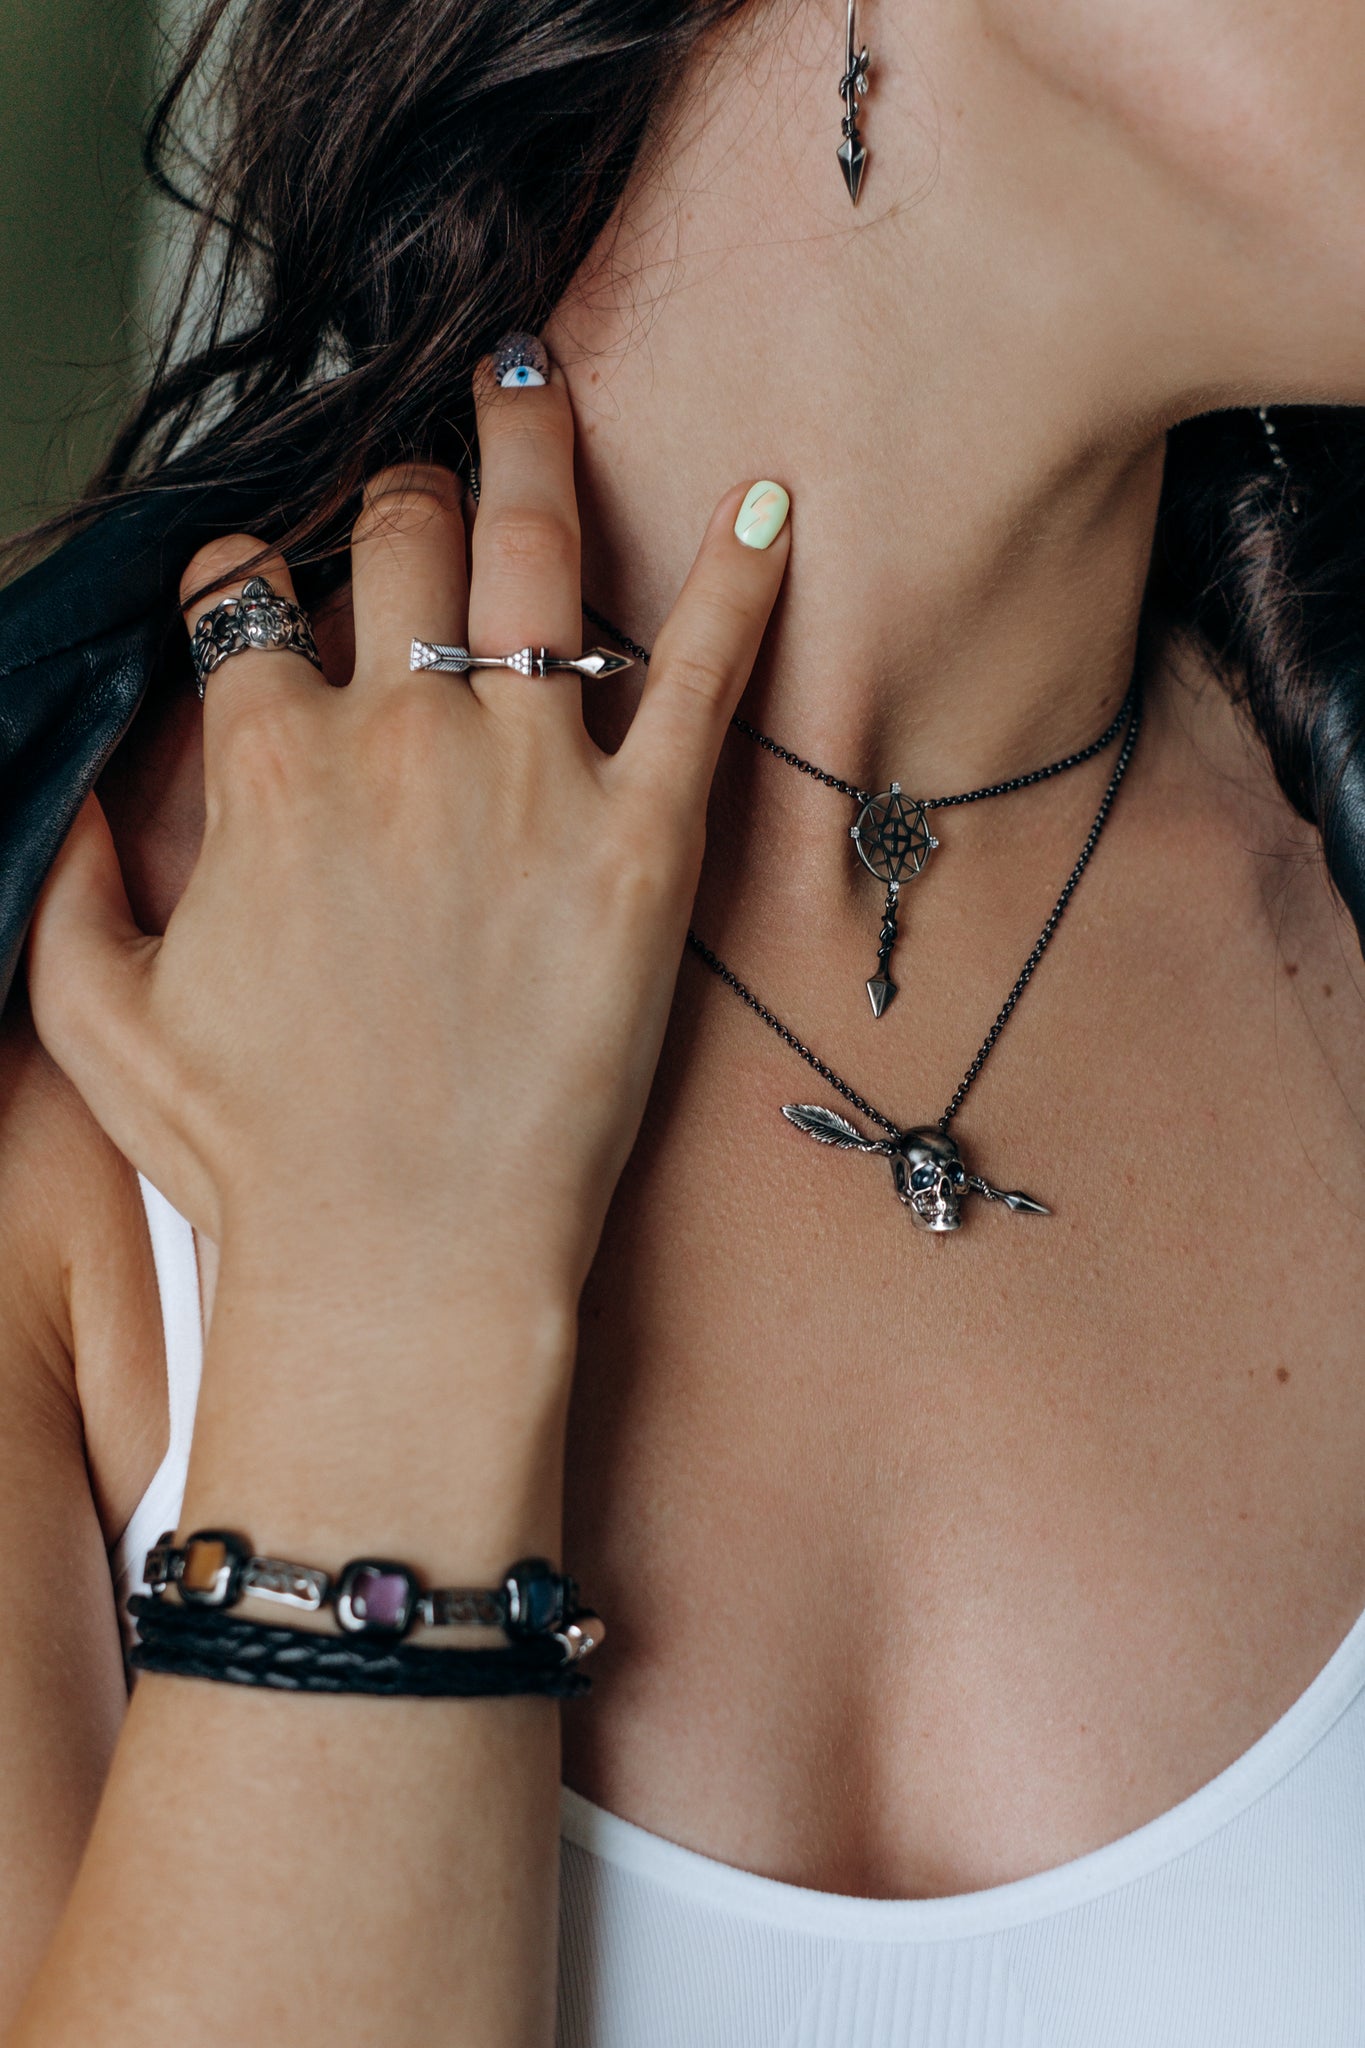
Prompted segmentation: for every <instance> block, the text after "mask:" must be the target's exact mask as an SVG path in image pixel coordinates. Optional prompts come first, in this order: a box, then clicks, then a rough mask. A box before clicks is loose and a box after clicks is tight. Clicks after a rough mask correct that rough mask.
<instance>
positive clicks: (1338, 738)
mask: <svg viewBox="0 0 1365 2048" xmlns="http://www.w3.org/2000/svg"><path fill="white" fill-rule="evenodd" d="M746 4H747V0H693V4H691V5H689V6H687V7H686V8H681V7H678V6H676V5H674V4H670V0H211V4H210V5H209V7H208V11H207V13H206V14H205V15H204V16H203V18H202V20H201V22H200V25H199V27H198V30H197V32H196V34H195V35H194V38H193V40H192V43H191V45H190V47H189V49H188V50H187V52H186V53H185V56H184V59H183V62H182V63H181V64H180V66H179V68H178V69H177V71H176V73H175V76H174V77H173V78H172V79H171V81H170V83H169V85H168V87H167V89H166V91H165V93H164V95H163V97H162V99H161V101H160V104H159V106H158V108H157V110H156V113H155V115H154V118H153V121H152V125H151V129H150V133H149V136H148V141H147V162H148V167H149V170H150V171H151V173H152V175H153V177H154V178H155V179H156V180H157V181H158V183H160V184H161V186H162V187H163V189H164V190H165V191H167V192H169V193H171V194H173V195H174V196H176V197H177V199H178V200H179V201H180V202H181V203H182V204H183V205H184V206H185V207H187V208H188V209H189V210H190V211H191V213H192V214H193V215H194V217H195V218H196V220H197V231H196V237H195V247H194V258H193V261H192V263H191V264H190V265H189V266H188V267H187V271H186V277H185V286H184V292H183V295H182V297H181V300H180V302H179V305H178V308H177V310H176V315H175V318H174V319H173V320H172V321H171V323H170V326H169V331H168V334H167V338H166V342H165V347H164V351H163V353H162V355H161V358H160V361H159V362H158V364H157V368H156V373H155V376H154V378H153V380H152V382H151V385H150V388H149V390H148V392H147V394H146V396H145V397H144V399H143V401H142V403H141V404H140V405H139V406H138V408H137V409H136V411H135V412H134V414H133V415H132V417H131V418H130V420H129V421H128V423H127V425H126V426H125V428H124V429H123V431H122V433H121V434H120V435H119V437H118V440H117V441H116V443H115V445H114V448H113V450H112V452H111V454H110V457H109V460H108V462H107V463H106V465H105V467H104V468H103V470H102V471H101V473H100V475H99V476H98V477H97V478H96V479H95V481H94V484H93V485H92V493H91V495H92V499H94V500H108V499H109V498H110V497H117V496H120V495H124V494H127V493H141V492H145V491H147V490H152V489H159V488H166V487H175V486H176V485H178V484H181V483H191V482H203V481H207V480H212V479H214V478H218V477H221V478H222V479H224V480H230V479H242V478H247V477H250V478H255V479H258V480H260V481H261V482H263V483H264V484H266V485H267V486H268V487H269V488H270V489H271V491H272V494H273V502H274V504H275V507H276V509H275V515H274V518H273V520H272V521H271V522H270V527H269V531H268V533H267V534H266V535H265V536H264V537H267V538H269V539H271V540H274V541H280V540H287V541H289V542H290V543H291V544H292V545H293V546H294V547H295V548H298V547H300V546H304V547H307V546H308V544H310V543H311V544H312V546H313V548H314V549H315V550H318V551H325V548H326V545H327V541H328V536H329V535H333V536H335V535H336V534H339V533H340V532H341V531H342V530H343V525H344V522H345V521H346V519H347V517H348V514H349V511H350V508H351V507H352V506H353V504H354V500H355V496H356V492H357V490H358V487H359V485H360V483H361V481H362V479H363V477H364V476H365V474H366V473H367V472H368V471H369V470H371V469H373V468H374V467H376V466H377V465H378V464H380V463H382V462H385V461H389V460H393V459H399V458H402V457H403V456H405V455H408V454H410V453H421V454H426V455H432V454H435V455H436V456H438V457H440V458H443V459H446V460H449V461H451V462H453V463H456V464H458V463H459V461H460V459H461V457H462V456H463V455H464V453H465V451H466V445H467V444H466V436H467V434H468V432H469V431H470V426H471V420H470V404H469V396H468V381H469V372H470V369H471V367H472V365H473V363H474V362H475V360H476V359H477V357H478V356H479V355H480V354H481V353H482V352H483V351H484V350H485V349H487V348H488V347H489V346H490V345H491V344H492V343H493V342H494V341H495V340H496V339H497V337H498V336H499V335H501V334H502V333H504V332H505V331H507V330H509V329H513V328H521V329H535V328H537V327H539V326H540V325H541V324H542V323H543V322H544V320H545V318H546V317H547V315H548V314H549V312H550V310H551V309H552V308H553V306H554V305H555V304H556V302H557V301H558V299H559V298H560V297H561V296H562V294H563V292H564V290H565V288H566V287H567V285H568V283H569V281H570V279H571V278H572V277H573V275H574V272H575V271H576V270H577V268H578V267H579V265H580V264H581V263H582V261H583V259H584V257H585V256H586V254H587V252H588V250H589V248H590V247H591V245H592V243H593V242H594V240H595V239H596V237H597V235H598V233H599V231H600V230H601V229H602V228H603V226H604V225H605V224H606V222H607V221H608V220H609V218H610V216H611V213H612V211H613V209H614V208H615V206H616V204H617V202H618V200H619V198H620V196H621V193H622V191H623V189H624V186H625V183H626V179H627V177H628V175H629V173H630V171H631V168H632V166H633V165H634V163H635V161H636V159H637V156H638V154H639V152H640V149H641V145H642V143H643V141H644V139H645V136H646V131H647V128H648V126H649V124H650V122H651V120H652V119H654V118H656V117H657V116H658V115H659V113H660V111H661V110H662V109H663V108H665V107H666V106H667V104H668V97H669V88H670V87H671V85H672V83H673V82H674V80H675V79H676V78H677V77H678V75H679V73H680V71H681V70H682V68H683V62H684V59H685V58H686V57H687V56H688V54H689V53H690V51H691V50H692V49H693V47H694V45H695V44H696V43H697V41H698V39H699V38H700V37H701V36H702V35H703V34H704V33H705V32H706V31H708V30H709V29H711V28H713V27H715V26H716V25H718V24H719V23H721V22H723V21H724V20H725V19H727V18H728V17H729V16H731V15H733V14H735V13H737V12H738V11H739V10H740V8H741V7H743V6H744V5H746ZM196 106H198V107H207V108H210V109H211V110H212V115H213V133H214V134H216V136H217V138H218V139H217V141H216V142H214V143H212V144H211V145H210V146H209V147H208V149H207V151H206V152H205V154H204V156H203V157H202V158H200V157H198V156H196V153H195V150H194V149H193V148H192V147H191V146H190V145H189V144H187V143H186V142H185V141H184V140H183V139H182V138H181V137H180V135H179V133H178V124H180V123H181V122H182V121H185V122H186V125H187V126H191V127H192V126H195V125H197V124H198V116H197V114H196V112H195V108H196ZM1275 417H1276V426H1277V430H1278V432H1279V435H1280V440H1281V444H1282V446H1283V449H1284V453H1285V457H1286V458H1287V461H1288V464H1289V467H1290V472H1291V475H1292V480H1293V481H1292V490H1293V495H1294V498H1295V501H1296V503H1297V507H1298V509H1297V511H1295V510H1294V509H1292V508H1291V504H1290V501H1289V500H1290V486H1289V485H1288V484H1287V481H1286V477H1285V475H1284V472H1283V471H1282V470H1281V469H1278V468H1277V467H1276V466H1275V465H1274V464H1273V462H1272V461H1271V459H1270V451H1269V448H1268V444H1267V441H1266V438H1265V435H1264V433H1263V431H1262V427H1261V423H1260V421H1259V419H1258V418H1257V416H1256V414H1255V413H1254V412H1230V413H1220V414H1215V415H1210V416H1207V417H1205V418H1202V419H1198V420H1194V421H1191V422H1189V423H1187V424H1185V425H1183V426H1181V427H1179V428H1177V429H1176V430H1175V431H1174V432H1173V433H1172V434H1171V436H1170V445H1169V451H1168V461H1167V471H1166V482H1165V489H1164V495H1163V499H1162V505H1161V511H1160V518H1159V525H1158V532H1157V546H1156V554H1155V558H1154V565H1153V593H1154V597H1155V598H1156V599H1157V600H1158V601H1159V602H1160V604H1161V606H1162V609H1163V611H1164V612H1165V613H1167V614H1168V615H1169V616H1170V618H1171V619H1172V620H1173V621H1174V622H1175V623H1177V624H1178V625H1183V626H1184V627H1185V628H1186V629H1188V630H1189V631H1191V632H1192V633H1194V634H1195V635H1197V636H1198V638H1199V639H1200V640H1201V641H1202V642H1203V644H1204V645H1205V647H1206V648H1207V650H1208V652H1209V654H1210V656H1211V657H1212V660H1213V662H1214V663H1215V665H1216V667H1217V668H1218V670H1219V671H1220V673H1221V674H1222V676H1223V677H1224V679H1225V681H1226V682H1227V684H1228V686H1229V687H1230V688H1231V689H1232V690H1233V691H1234V693H1236V694H1237V695H1239V696H1240V697H1241V698H1242V699H1243V700H1244V701H1245V704H1246V706H1247V709H1248V711H1249V713H1250V715H1251V717H1252V719H1253V720H1254V721H1255V724H1256V726H1257V727H1258V728H1259V730H1260V732H1261V734H1262V735H1263V737H1264V740H1265V743H1266V746H1267V748H1268V750H1269V753H1270V756H1271V759H1272V761H1273V763H1274V766H1275V770H1276V772H1277V774H1278V776H1279V779H1280V782H1281V785H1282V786H1283V788H1284V791H1285V794H1286V795H1287V797H1288V798H1289V800H1290V802H1291V803H1292V804H1293V805H1294V807H1295V809H1296V810H1298V811H1299V812H1300V813H1301V814H1302V815H1303V816H1304V817H1305V818H1308V819H1309V820H1311V821H1312V822H1314V823H1315V824H1317V825H1318V826H1319V828H1320V829H1321V830H1322V831H1323V833H1324V837H1325V841H1326V844H1327V850H1328V856H1329V862H1330V863H1331V865H1332V867H1333V872H1334V873H1335V874H1336V875H1337V879H1338V882H1339V884H1340V885H1341V886H1343V889H1344V893H1345V894H1346V895H1347V897H1348V899H1349V900H1351V903H1352V908H1353V909H1354V910H1355V912H1356V914H1357V918H1358V919H1359V918H1360V917H1361V916H1362V915H1365V885H1363V884H1362V877H1365V847H1362V846H1361V845H1358V844H1354V845H1346V844H1345V841H1344V839H1343V838H1342V833H1343V832H1344V833H1346V834H1347V835H1348V836H1349V835H1350V834H1351V833H1355V834H1356V835H1357V837H1359V836H1360V835H1361V831H1362V827H1361V823H1360V821H1358V820H1355V819H1354V806H1355V805H1356V804H1357V803H1358V802H1359V787H1360V777H1361V774H1362V767H1361V763H1362V758H1363V756H1362V748H1363V747H1365V639H1363V637H1362V627H1361V607H1360V604H1359V596H1358V594H1359V589H1360V582H1361V571H1362V566H1363V565H1365V413H1361V412H1357V411H1356V410H1354V409H1347V408H1296V409H1292V410H1282V411H1281V410H1277V413H1276V416H1275ZM1344 789H1345V790H1346V798H1347V800H1346V801H1345V804H1344V813H1350V816H1348V817H1346V820H1345V823H1344V824H1342V823H1341V820H1340V819H1339V817H1338V808H1339V806H1341V802H1342V793H1343V790H1344ZM1353 792H1354V794H1353ZM1339 825H1340V827H1341V829H1340V830H1338V826H1339ZM1334 853H1335V854H1337V855H1340V856H1341V858H1334ZM1343 877H1344V879H1343Z"/></svg>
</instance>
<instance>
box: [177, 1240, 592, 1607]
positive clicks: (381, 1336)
mask: <svg viewBox="0 0 1365 2048" xmlns="http://www.w3.org/2000/svg"><path fill="white" fill-rule="evenodd" d="M225 1235H226V1233H225ZM414 1250H417V1251H418V1253H419V1254H420V1255H419V1256H416V1257H414V1256H413V1252H414ZM575 1334H576V1314H575V1305H574V1303H573V1301H572V1300H571V1299H570V1298H569V1297H568V1295H567V1292H566V1291H565V1290H561V1289H556V1288H552V1287H549V1286H543V1285H541V1284H539V1283H538V1282H537V1280H536V1278H535V1276H533V1275H531V1274H524V1275H522V1276H521V1280H520V1285H519V1286H517V1285H514V1276H510V1275H509V1276H507V1277H506V1278H505V1279H499V1278H498V1276H497V1275H496V1274H495V1273H490V1272H489V1271H488V1270H487V1269H486V1268H485V1269H483V1270H480V1271H479V1272H477V1273H474V1272H471V1271H470V1270H469V1269H468V1267H467V1265H465V1264H464V1263H463V1262H461V1261H460V1260H458V1259H450V1260H447V1261H445V1262H441V1261H438V1260H437V1259H435V1258H434V1257H432V1256H428V1255H426V1248H424V1247H414V1246H413V1245H412V1243H411V1242H408V1243H406V1244H404V1245H402V1246H395V1245H393V1244H392V1243H390V1242H386V1241H385V1240H384V1239H382V1238H380V1237H378V1236H376V1235H371V1236H370V1237H369V1238H367V1240H366V1241H365V1243H364V1244H353V1245H345V1244H343V1243H342V1242H340V1241H339V1240H335V1239H334V1240H333V1241H332V1243H331V1244H330V1245H329V1246H327V1247H326V1248H325V1249H324V1250H323V1251H321V1252H319V1253H317V1254H315V1255H311V1256H310V1255H309V1254H308V1253H306V1252H303V1251H302V1250H300V1249H299V1247H298V1243H297V1240H295V1241H293V1242H291V1243H289V1244H288V1245H285V1244H284V1243H283V1242H282V1241H281V1240H280V1239H278V1238H277V1239H275V1240H274V1241H271V1242H265V1241H263V1240H262V1239H259V1238H255V1237H253V1238H252V1239H250V1240H246V1239H243V1238H241V1237H228V1239H227V1242H225V1244H224V1246H223V1248H222V1257H221V1265H220V1270H219V1280H218V1288H217V1293H216V1297H215V1304H214V1312H213V1322H212V1328H211V1331H210V1335H209V1341H208V1345H207V1348H206V1353H205V1361H204V1378H203V1385H202V1388H201V1393H200V1403H199V1413H198V1416H197V1419H196V1426H195V1440H194V1453H193V1457H192V1459H191V1465H190V1474H189V1482H188V1486H187V1492H186V1501H185V1508H184V1512H183V1515H182V1520H181V1528H182V1530H187V1529H189V1528H191V1527H224V1528H229V1529H237V1530H241V1531H243V1532H244V1533H247V1534H249V1535H250V1536H251V1538H252V1541H253V1542H254V1543H256V1544H257V1545H258V1546H259V1547H262V1548H265V1549H270V1550H283V1551H284V1554H286V1555H289V1554H292V1553H291V1552H290V1551H289V1550H288V1547H287V1546H288V1545H290V1544H293V1545H294V1546H295V1547H296V1549H297V1551H298V1554H299V1555H301V1556H307V1555H310V1554H312V1552H317V1553H318V1554H319V1556H321V1557H323V1558H324V1561H325V1560H330V1561H331V1562H333V1563H339V1562H341V1561H342V1560H343V1559H344V1558H345V1557H348V1556H354V1555H358V1554H361V1553H367V1554H370V1555H385V1554H387V1555H392V1556H397V1557H410V1558H411V1559H412V1561H413V1562H414V1563H415V1564H419V1565H421V1566H422V1568H423V1569H424V1570H426V1571H429V1572H431V1573H433V1574H437V1575H440V1574H445V1575H446V1576H447V1577H449V1578H452V1579H456V1580H459V1579H465V1578H469V1577H470V1576H477V1575H478V1574H479V1573H485V1574H486V1573H493V1574H494V1575H496V1573H497V1572H498V1571H500V1570H501V1569H503V1568H504V1567H505V1566H506V1565H507V1563H508V1561H509V1559H511V1558H513V1557H516V1556H521V1555H526V1554H529V1553H539V1554H543V1555H546V1556H549V1557H552V1558H554V1559H557V1558H558V1554H559V1541H560V1537H559V1514H560V1493H561V1484H562V1469H563V1438H564V1418H565V1411H566V1408H567V1402H568V1393H569V1385H570V1380H571V1375H572V1368H573V1357H574V1340H575ZM310 1546H311V1549H310Z"/></svg>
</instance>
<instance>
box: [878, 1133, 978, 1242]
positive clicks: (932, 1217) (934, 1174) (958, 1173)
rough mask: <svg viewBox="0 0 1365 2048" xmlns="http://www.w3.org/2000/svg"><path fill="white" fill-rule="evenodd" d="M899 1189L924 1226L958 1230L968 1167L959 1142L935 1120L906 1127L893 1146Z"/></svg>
mask: <svg viewBox="0 0 1365 2048" xmlns="http://www.w3.org/2000/svg"><path fill="white" fill-rule="evenodd" d="M890 1157H891V1177H892V1179H893V1180H894V1182H895V1184H896V1193H897V1194H898V1195H899V1196H900V1198H901V1200H902V1201H903V1202H904V1204H905V1206H906V1208H907V1209H908V1210H909V1211H910V1221H911V1222H912V1223H913V1224H915V1225H916V1226H917V1227H918V1228H919V1229H920V1230H957V1229H958V1228H959V1227H960V1225H961V1222H962V1212H961V1202H962V1197H963V1196H964V1195H965V1194H966V1193H967V1192H968V1181H967V1171H966V1168H965V1167H964V1166H963V1164H962V1158H961V1155H960V1153H959V1152H958V1149H957V1146H956V1145H955V1144H954V1143H953V1141H952V1139H951V1138H949V1137H947V1136H946V1135H945V1134H944V1132H942V1131H940V1130H937V1129H936V1128H935V1127H934V1125H932V1124H918V1125H916V1126H915V1128H914V1129H913V1130H909V1131H902V1133H901V1135H900V1137H899V1138H897V1139H896V1140H895V1143H894V1144H893V1145H892V1147H891V1152H890Z"/></svg>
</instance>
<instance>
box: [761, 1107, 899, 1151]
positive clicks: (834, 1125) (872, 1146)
mask: <svg viewBox="0 0 1365 2048" xmlns="http://www.w3.org/2000/svg"><path fill="white" fill-rule="evenodd" d="M782 1114H783V1116H784V1117H785V1118H786V1119H787V1122H788V1123H789V1124H795V1125H796V1128H797V1130H798V1131H804V1132H805V1134H806V1136H807V1137H808V1138H814V1139H815V1140H816V1141H817V1143H819V1144H821V1145H837V1146H838V1147H839V1149H840V1151H841V1152H885V1151H888V1150H889V1149H890V1148H889V1146H888V1145H887V1143H886V1141H885V1139H882V1140H881V1141H880V1142H879V1141H878V1140H877V1139H875V1138H865V1137H864V1136H863V1134H862V1132H861V1131H859V1130H856V1129H855V1128H854V1126H853V1125H852V1124H851V1123H849V1121H848V1119H847V1118H846V1117H842V1116H840V1115H838V1114H837V1112H836V1111H834V1110H832V1109H821V1108H820V1107H819V1105H818V1104H817V1103H813V1102H784V1103H783V1105H782Z"/></svg>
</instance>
